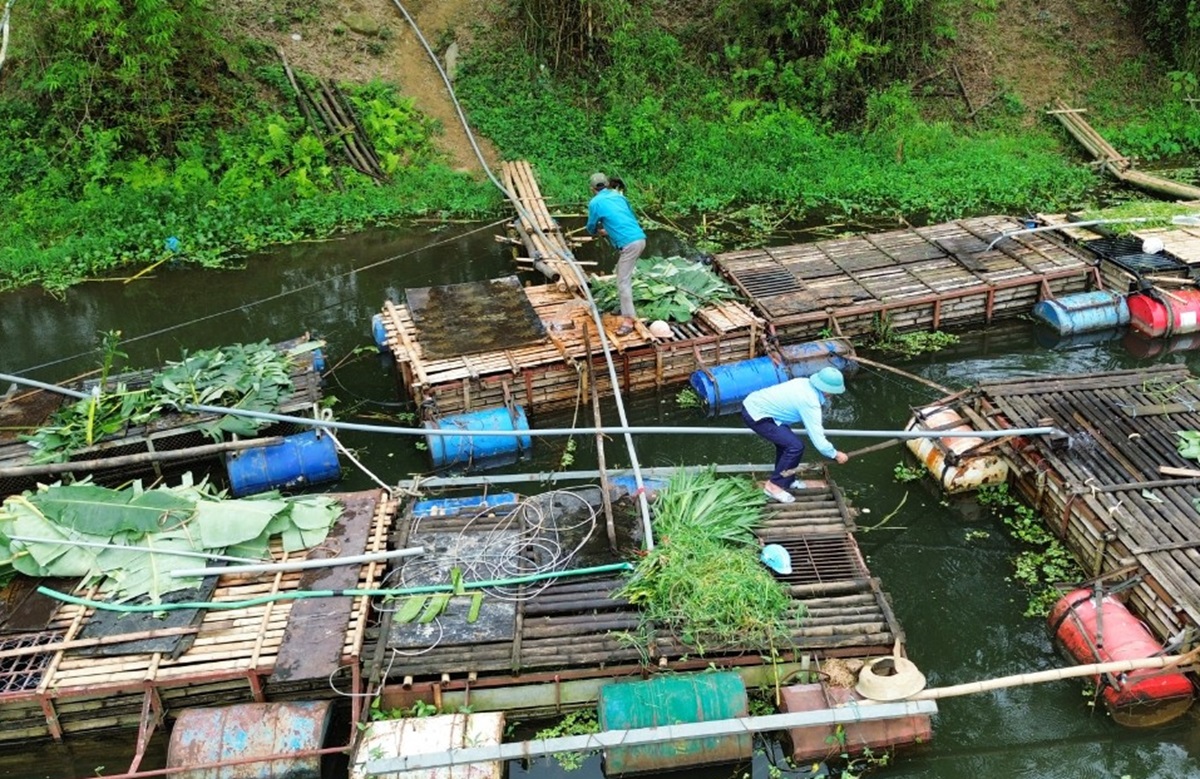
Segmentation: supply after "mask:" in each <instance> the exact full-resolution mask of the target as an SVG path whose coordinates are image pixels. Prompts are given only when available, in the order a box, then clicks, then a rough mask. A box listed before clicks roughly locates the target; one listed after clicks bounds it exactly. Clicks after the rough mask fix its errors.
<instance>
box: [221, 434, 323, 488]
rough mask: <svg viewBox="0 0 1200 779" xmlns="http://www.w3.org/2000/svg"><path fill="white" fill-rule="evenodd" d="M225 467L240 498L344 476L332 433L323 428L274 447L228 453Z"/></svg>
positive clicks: (232, 486)
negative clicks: (323, 430) (324, 430)
mask: <svg viewBox="0 0 1200 779" xmlns="http://www.w3.org/2000/svg"><path fill="white" fill-rule="evenodd" d="M225 469H226V470H227V471H228V472H229V488H230V491H231V492H232V493H233V494H234V495H235V496H237V497H241V496H242V495H253V494H255V493H256V492H266V491H267V490H274V489H290V488H295V487H303V486H307V485H309V484H320V483H321V482H326V481H334V480H335V479H337V478H339V477H340V476H341V475H342V465H341V463H339V462H338V454H337V446H336V445H335V444H334V442H333V436H331V435H329V434H328V433H325V432H322V431H320V430H309V431H308V432H306V433H297V434H296V435H290V436H288V437H287V438H284V439H283V442H282V443H279V444H276V445H274V446H259V447H255V448H253V449H243V450H241V451H238V452H229V453H228V454H226V455H225Z"/></svg>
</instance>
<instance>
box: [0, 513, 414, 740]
mask: <svg viewBox="0 0 1200 779" xmlns="http://www.w3.org/2000/svg"><path fill="white" fill-rule="evenodd" d="M334 497H335V498H337V499H338V500H339V501H340V502H342V504H343V506H344V507H345V509H346V513H345V514H344V516H343V520H344V519H345V518H346V516H347V515H349V514H351V513H355V512H357V513H365V514H366V515H367V517H368V518H369V522H368V523H367V524H368V525H369V530H368V532H367V538H366V539H365V541H366V545H365V546H366V551H367V552H378V551H384V550H385V549H386V548H387V536H388V532H389V530H390V527H391V523H392V520H393V518H394V515H395V511H396V505H395V504H394V503H392V502H390V501H388V500H387V499H385V497H384V496H383V494H382V493H381V492H380V491H378V490H376V491H368V492H357V493H343V494H339V495H335V496H334ZM339 521H342V520H339ZM312 551H313V550H308V551H306V552H300V553H293V554H290V555H289V554H287V553H286V552H284V551H283V550H282V548H281V547H280V546H279V544H278V542H275V543H274V544H273V546H272V557H273V558H274V559H275V560H276V561H284V560H287V561H296V560H304V559H307V558H308V554H309V552H312ZM356 567H357V568H358V576H357V587H359V588H375V587H378V586H379V583H380V581H381V579H382V575H383V568H384V563H382V562H372V563H366V564H362V565H360V566H356ZM303 573H304V572H302V571H294V572H288V573H276V574H265V575H264V574H258V575H250V574H243V575H237V576H234V575H224V576H221V577H220V578H219V579H218V581H217V587H216V590H215V592H214V594H213V596H212V598H211V600H213V601H214V602H236V601H242V600H247V599H252V598H257V597H259V596H263V595H269V594H273V593H287V592H295V591H296V590H298V589H300V586H299V585H300V580H301V578H302V575H303ZM76 594H78V595H83V596H86V595H88V594H90V591H88V590H77V591H76ZM336 600H337V599H327V604H328V608H330V609H333V608H336V606H335V605H333V604H334V602H335V601H336ZM296 603H297V602H296V601H293V600H277V601H269V602H266V603H262V604H259V605H248V606H242V607H238V608H230V609H208V610H206V611H204V613H203V619H202V621H201V622H200V623H199V625H198V628H197V629H196V630H195V632H194V634H193V635H192V636H190V637H189V638H190V646H188V647H187V649H186V651H184V652H183V653H182V654H180V655H179V656H178V657H177V658H172V657H171V656H170V655H168V654H166V653H163V652H157V653H138V654H128V655H116V656H108V657H95V656H86V654H85V653H84V652H83V650H84V649H85V648H87V647H86V646H84V647H81V646H79V644H80V643H82V644H85V645H87V644H88V643H89V642H88V641H86V640H85V641H79V640H78V637H79V635H80V632H81V631H82V629H83V628H84V626H85V625H86V624H87V623H88V620H89V617H90V615H91V613H92V610H91V609H88V608H84V607H81V606H74V605H69V604H64V605H61V606H60V607H59V608H58V609H57V611H56V613H55V614H54V616H53V617H52V618H51V620H50V621H49V623H48V624H47V625H46V628H45V630H40V631H37V632H30V633H25V634H15V635H0V742H9V741H21V740H25V739H33V738H40V737H47V736H50V737H54V738H62V737H63V736H64V735H66V734H72V733H78V732H87V731H95V730H99V729H104V728H116V727H135V728H136V727H138V726H139V724H140V723H141V722H142V721H143V718H144V717H146V716H147V715H151V716H161V715H162V714H163V713H164V712H167V711H171V710H174V711H178V710H180V709H184V708H189V707H196V706H206V705H223V704H229V703H238V702H248V701H264V700H280V699H287V698H291V697H298V696H304V697H308V698H330V697H333V696H334V695H335V694H336V693H335V691H334V689H333V688H332V687H331V685H337V686H338V688H339V689H341V690H342V691H344V692H349V691H350V690H351V687H352V686H354V685H356V684H357V681H358V679H359V675H358V667H359V666H358V663H359V658H360V657H361V656H362V649H363V642H364V635H365V632H366V629H367V620H368V616H369V614H370V599H369V598H367V597H356V598H353V599H352V602H351V603H349V604H348V606H347V608H346V612H345V617H346V621H345V624H346V628H345V630H344V632H341V633H339V634H338V635H336V636H333V637H332V638H331V640H332V641H335V642H336V643H337V645H339V646H340V650H339V649H337V648H336V647H335V648H334V653H335V655H336V657H337V658H338V660H337V665H335V667H334V669H333V673H331V674H330V675H328V676H321V677H320V678H309V679H294V680H292V681H290V682H288V683H273V682H272V680H271V678H270V677H271V676H272V673H273V672H275V670H276V660H277V658H278V657H279V656H280V653H281V650H282V649H284V644H285V635H286V634H287V632H288V626H289V619H290V617H291V616H292V612H293V606H294V604H296ZM294 627H295V628H296V638H295V639H293V640H300V641H307V642H310V646H313V647H315V646H317V645H319V644H320V643H321V641H322V639H321V638H320V637H319V636H315V635H311V634H309V635H307V636H306V634H305V630H304V627H305V626H303V625H299V626H294ZM122 638H124V639H125V640H129V639H132V638H142V636H141V635H137V634H133V635H126V636H120V635H118V636H113V640H121V639H122ZM105 640H108V639H105ZM72 646H74V647H75V648H74V649H72V648H71V647H72ZM92 646H93V647H94V643H93V644H92ZM58 647H62V648H58ZM338 665H340V667H338ZM144 709H145V711H144Z"/></svg>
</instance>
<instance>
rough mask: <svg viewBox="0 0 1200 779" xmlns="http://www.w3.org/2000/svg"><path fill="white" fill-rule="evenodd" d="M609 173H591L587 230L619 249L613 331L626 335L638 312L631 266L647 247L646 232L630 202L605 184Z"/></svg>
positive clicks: (631, 327) (631, 329) (630, 329)
mask: <svg viewBox="0 0 1200 779" xmlns="http://www.w3.org/2000/svg"><path fill="white" fill-rule="evenodd" d="M608 183H609V182H608V176H605V175H604V174H603V173H593V174H592V180H591V187H592V192H594V193H595V194H594V195H593V196H592V199H591V201H589V202H588V221H587V231H588V233H590V234H591V235H596V234H597V233H599V234H600V235H607V236H608V240H609V241H611V242H612V245H613V246H614V247H616V249H617V251H618V252H620V253H621V254H620V256H619V257H618V258H617V296H618V298H619V299H620V301H621V325H620V327H618V328H617V331H616V334H617V335H619V336H626V335H629V334H630V333H632V332H633V320H634V317H636V316H637V311H635V310H634V307H633V267H634V265H636V264H637V261H638V257H641V256H642V252H643V251H645V250H646V233H645V231H644V230H642V226H641V225H640V224H638V220H637V217H636V216H634V215H633V209H632V208H630V207H629V201H628V200H626V199H625V196H624V195H622V194H621V193H620V192H618V191H617V190H615V189H610V188H609V186H608Z"/></svg>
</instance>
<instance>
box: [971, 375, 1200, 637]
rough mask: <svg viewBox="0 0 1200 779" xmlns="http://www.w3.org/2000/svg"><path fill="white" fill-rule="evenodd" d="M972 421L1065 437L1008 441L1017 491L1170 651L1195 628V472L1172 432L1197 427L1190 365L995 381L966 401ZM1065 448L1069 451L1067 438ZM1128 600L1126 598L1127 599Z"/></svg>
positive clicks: (1199, 531) (1199, 527)
mask: <svg viewBox="0 0 1200 779" xmlns="http://www.w3.org/2000/svg"><path fill="white" fill-rule="evenodd" d="M965 403H966V404H967V405H969V406H970V407H971V409H972V410H973V418H974V419H976V423H977V424H985V423H988V422H990V423H991V424H992V426H993V427H997V428H1000V427H1008V426H1015V427H1032V426H1040V425H1046V424H1050V425H1053V426H1055V427H1057V428H1058V429H1060V430H1062V431H1064V432H1065V433H1067V434H1068V435H1069V439H1068V441H1069V443H1070V446H1069V448H1066V449H1064V448H1063V447H1062V446H1061V445H1059V446H1056V445H1054V444H1055V441H1053V440H1051V439H1015V440H1013V441H1011V442H1010V443H1009V444H1007V445H1005V447H1004V451H1005V454H1006V456H1008V458H1009V459H1010V464H1011V467H1012V474H1013V476H1012V477H1011V478H1013V479H1014V480H1015V483H1016V486H1017V487H1018V488H1019V490H1020V492H1021V494H1022V495H1023V497H1024V498H1026V499H1027V500H1028V501H1029V503H1030V505H1032V506H1033V507H1034V508H1035V509H1037V510H1038V511H1039V512H1040V513H1041V515H1042V516H1043V517H1044V518H1045V521H1046V524H1047V526H1048V528H1049V529H1050V530H1051V531H1052V532H1054V533H1055V534H1056V535H1058V536H1059V537H1060V538H1062V539H1063V541H1064V542H1065V544H1066V546H1067V547H1068V548H1069V549H1070V550H1071V551H1072V553H1073V554H1074V555H1075V557H1076V559H1077V560H1078V561H1079V562H1080V564H1081V566H1082V567H1083V569H1084V573H1085V575H1086V576H1088V577H1094V578H1096V579H1099V580H1102V582H1103V584H1104V586H1106V587H1108V586H1113V585H1115V584H1118V583H1125V584H1127V585H1129V589H1127V590H1125V593H1127V595H1128V603H1129V606H1130V608H1131V609H1132V610H1133V611H1134V612H1135V613H1137V614H1138V615H1139V616H1140V617H1141V618H1142V619H1143V620H1144V621H1145V622H1146V623H1147V625H1149V626H1150V628H1151V630H1153V632H1154V633H1155V634H1156V635H1157V637H1158V638H1159V639H1160V640H1161V641H1163V642H1164V643H1166V642H1168V641H1169V640H1170V639H1172V638H1175V637H1180V636H1183V637H1184V640H1185V643H1184V646H1183V647H1182V649H1180V651H1186V650H1187V649H1190V648H1192V647H1194V646H1196V643H1197V638H1198V635H1197V632H1196V629H1197V626H1198V625H1200V514H1198V513H1197V509H1196V506H1197V505H1200V471H1195V470H1191V471H1184V473H1191V474H1192V475H1191V476H1185V477H1177V478H1164V476H1163V475H1162V473H1161V472H1160V469H1161V468H1163V467H1167V468H1195V467H1196V463H1195V462H1194V461H1190V460H1186V459H1184V458H1183V457H1182V456H1181V455H1180V454H1179V453H1178V450H1177V447H1176V444H1177V437H1176V432H1178V431H1184V430H1200V385H1198V383H1197V381H1196V377H1195V376H1193V375H1192V374H1191V373H1189V372H1188V371H1187V369H1186V368H1185V367H1183V366H1168V365H1163V366H1155V367H1148V368H1144V369H1139V370H1136V371H1116V372H1112V373H1100V374H1091V375H1082V376H1048V377H1039V378H1021V379H1007V380H1001V381H989V382H984V383H982V384H980V385H979V387H978V389H977V390H976V391H975V393H974V394H972V395H970V396H968V397H967V398H966V399H965ZM1058 443H1060V444H1061V443H1062V442H1061V441H1060V442H1058ZM1125 593H1123V595H1124V594H1125Z"/></svg>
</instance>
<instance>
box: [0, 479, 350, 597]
mask: <svg viewBox="0 0 1200 779" xmlns="http://www.w3.org/2000/svg"><path fill="white" fill-rule="evenodd" d="M341 513H342V508H341V506H340V505H339V504H337V503H335V502H334V501H333V499H332V498H329V497H327V496H324V495H315V496H306V497H295V498H283V497H281V496H280V495H279V493H277V492H269V493H264V494H262V495H256V496H254V497H253V498H244V499H241V500H225V499H223V498H222V495H221V494H220V493H218V492H217V491H215V490H214V489H213V488H212V487H211V486H210V485H209V484H208V483H207V482H200V483H199V484H193V483H192V482H191V481H190V479H189V480H185V482H184V483H183V484H182V485H180V486H178V487H159V488H157V489H153V490H143V489H142V488H141V485H140V484H135V485H134V486H133V487H130V488H127V489H122V490H113V489H107V488H105V487H97V486H95V485H91V484H78V485H54V486H51V487H42V488H41V489H39V490H38V491H37V492H26V493H24V494H22V495H14V496H12V497H9V498H7V499H6V500H5V501H4V504H3V505H2V506H0V583H2V582H5V581H7V580H8V579H10V578H11V577H12V576H13V575H14V574H16V573H22V574H25V575H27V576H36V577H42V576H64V577H72V578H74V577H81V578H82V579H83V580H84V582H85V583H98V584H99V586H100V590H101V591H102V592H104V593H106V594H107V595H109V596H110V597H112V598H115V599H118V600H121V601H126V600H130V599H132V598H138V597H142V596H147V597H148V598H149V600H150V602H151V603H158V602H160V600H161V598H162V596H163V595H164V594H166V593H169V592H173V591H175V590H182V589H187V588H189V587H195V586H197V585H198V584H199V582H200V580H199V579H198V578H184V577H179V578H176V577H172V576H171V575H170V572H171V571H173V570H176V569H180V568H199V567H203V562H204V561H203V559H200V558H197V557H194V556H186V557H185V556H180V555H178V554H172V553H173V552H208V553H214V554H220V553H227V554H230V555H235V556H238V557H246V558H253V559H267V558H268V557H269V555H268V544H269V543H270V540H271V539H272V538H273V537H275V536H279V537H280V538H281V540H282V544H283V548H284V549H285V550H287V551H289V552H295V551H299V550H301V549H310V548H312V547H314V546H317V545H319V544H321V543H322V542H323V541H324V540H325V536H326V535H327V534H328V532H329V528H330V527H331V526H332V525H333V523H334V522H335V521H336V520H337V518H338V517H339V516H341ZM18 538H21V539H38V540H36V541H29V540H17V539H18ZM77 542H87V543H99V544H110V545H115V546H117V547H129V548H117V549H108V548H98V547H92V546H81V545H79V544H78V543H77ZM134 547H138V548H136V549H135V548H134ZM147 549H150V550H153V551H146V550H147Z"/></svg>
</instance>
